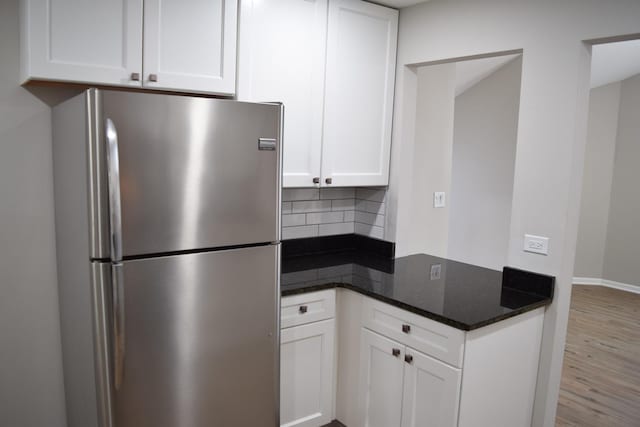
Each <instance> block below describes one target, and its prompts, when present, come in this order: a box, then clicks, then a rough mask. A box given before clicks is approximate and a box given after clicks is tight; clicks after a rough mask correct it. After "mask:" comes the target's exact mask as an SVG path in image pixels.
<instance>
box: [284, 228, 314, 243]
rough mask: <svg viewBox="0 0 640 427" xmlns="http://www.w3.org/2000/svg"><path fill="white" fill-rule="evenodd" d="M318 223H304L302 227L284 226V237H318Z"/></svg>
mask: <svg viewBox="0 0 640 427" xmlns="http://www.w3.org/2000/svg"><path fill="white" fill-rule="evenodd" d="M317 236H318V226H317V225H303V226H301V227H283V228H282V239H283V240H286V239H301V238H303V237H317Z"/></svg>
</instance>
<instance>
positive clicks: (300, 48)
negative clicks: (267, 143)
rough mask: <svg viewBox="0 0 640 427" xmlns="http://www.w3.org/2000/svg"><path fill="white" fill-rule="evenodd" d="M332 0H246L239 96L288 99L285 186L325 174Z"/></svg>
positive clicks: (302, 184)
mask: <svg viewBox="0 0 640 427" xmlns="http://www.w3.org/2000/svg"><path fill="white" fill-rule="evenodd" d="M326 28H327V0H242V1H241V11H240V42H239V45H240V47H239V58H238V60H239V61H238V62H239V65H238V67H239V74H238V99H240V100H242V101H256V102H264V101H266V102H269V101H279V102H282V103H284V107H285V121H284V137H283V147H284V151H283V172H284V179H283V185H284V187H311V186H313V185H314V182H313V179H314V178H316V177H317V178H319V177H320V157H321V153H322V148H321V147H322V112H323V92H324V64H325V45H326V31H327V30H326Z"/></svg>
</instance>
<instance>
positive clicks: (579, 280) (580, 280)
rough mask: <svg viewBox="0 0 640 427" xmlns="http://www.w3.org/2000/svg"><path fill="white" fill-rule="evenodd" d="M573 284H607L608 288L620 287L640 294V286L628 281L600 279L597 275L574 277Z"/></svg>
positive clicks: (622, 289)
mask: <svg viewBox="0 0 640 427" xmlns="http://www.w3.org/2000/svg"><path fill="white" fill-rule="evenodd" d="M573 284H574V285H587V286H606V287H607V288H613V289H619V290H621V291H627V292H632V293H634V294H640V286H636V285H630V284H628V283H620V282H614V281H613V280H607V279H598V278H596V277H574V278H573Z"/></svg>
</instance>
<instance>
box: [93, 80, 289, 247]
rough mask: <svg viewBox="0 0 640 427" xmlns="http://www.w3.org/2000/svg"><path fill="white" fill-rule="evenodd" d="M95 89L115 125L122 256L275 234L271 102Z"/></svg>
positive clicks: (274, 111) (275, 135)
mask: <svg viewBox="0 0 640 427" xmlns="http://www.w3.org/2000/svg"><path fill="white" fill-rule="evenodd" d="M101 96H102V110H103V120H104V121H106V120H107V119H109V120H111V122H112V123H113V125H114V127H115V128H114V129H115V131H116V132H117V140H118V150H119V166H120V180H119V182H120V193H121V198H122V199H121V212H122V247H123V255H124V256H125V257H126V256H131V255H141V254H149V253H162V252H172V251H180V250H188V249H198V248H210V247H219V246H227V245H229V246H230V245H238V244H248V243H259V242H275V241H277V240H278V235H279V234H278V212H279V209H278V206H279V194H280V191H279V188H280V183H279V175H280V174H279V157H280V119H281V106H280V105H265V104H249V103H241V102H236V101H227V100H219V99H210V98H195V97H183V96H174V95H160V94H143V93H127V92H110V91H105V92H101ZM260 138H262V139H263V141H264V140H265V139H266V140H269V139H274V140H275V141H276V144H275V145H276V149H275V150H264V149H262V150H261V149H259V140H260Z"/></svg>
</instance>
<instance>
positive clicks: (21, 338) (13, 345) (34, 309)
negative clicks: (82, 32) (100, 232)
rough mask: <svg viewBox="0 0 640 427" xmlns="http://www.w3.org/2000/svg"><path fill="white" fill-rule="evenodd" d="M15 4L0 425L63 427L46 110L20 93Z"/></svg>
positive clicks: (1, 17)
mask: <svg viewBox="0 0 640 427" xmlns="http://www.w3.org/2000/svg"><path fill="white" fill-rule="evenodd" d="M18 5H19V1H18V0H3V1H1V2H0V425H2V426H7V427H43V426H47V427H63V426H65V425H66V420H65V409H64V392H63V379H62V361H61V358H62V356H61V349H60V321H59V316H58V291H57V285H56V265H55V263H56V258H55V231H54V211H53V184H52V176H53V175H52V159H51V110H50V108H49V107H48V106H47V105H46V104H44V103H42V102H41V101H39V100H38V99H37V98H36V97H34V96H33V95H31V94H30V93H29V92H28V91H27V90H25V89H23V88H21V87H20V86H19V77H18V75H19V64H20V61H19V58H20V45H19V22H20V21H19V15H18Z"/></svg>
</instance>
